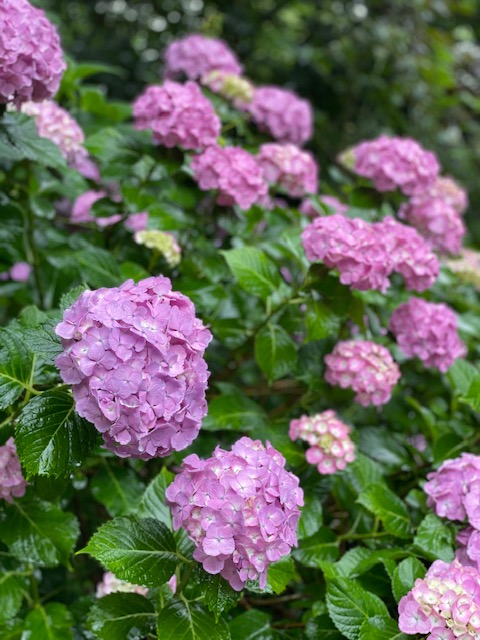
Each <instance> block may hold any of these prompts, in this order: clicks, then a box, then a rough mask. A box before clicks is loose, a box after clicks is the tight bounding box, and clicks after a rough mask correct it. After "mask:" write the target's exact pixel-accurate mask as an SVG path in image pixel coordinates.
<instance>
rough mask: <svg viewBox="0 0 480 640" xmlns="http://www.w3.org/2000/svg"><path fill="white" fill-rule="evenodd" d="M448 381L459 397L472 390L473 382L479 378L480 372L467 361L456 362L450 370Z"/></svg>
mask: <svg viewBox="0 0 480 640" xmlns="http://www.w3.org/2000/svg"><path fill="white" fill-rule="evenodd" d="M447 375H448V379H449V380H450V383H451V385H452V387H453V389H454V390H455V392H456V393H457V394H458V395H464V394H466V393H467V391H468V390H469V388H470V385H471V384H472V382H473V380H474V379H475V378H476V377H478V375H479V372H478V370H477V368H476V367H474V366H473V364H470V362H467V361H466V360H462V359H459V360H455V362H454V363H453V364H452V366H451V367H450V369H449V370H448V374H447Z"/></svg>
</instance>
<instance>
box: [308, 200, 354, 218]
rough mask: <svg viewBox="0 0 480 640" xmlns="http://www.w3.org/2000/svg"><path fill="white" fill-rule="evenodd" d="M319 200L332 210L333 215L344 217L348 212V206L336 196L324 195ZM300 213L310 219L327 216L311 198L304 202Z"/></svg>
mask: <svg viewBox="0 0 480 640" xmlns="http://www.w3.org/2000/svg"><path fill="white" fill-rule="evenodd" d="M318 199H319V200H320V202H321V203H322V204H324V205H325V206H327V207H328V208H329V209H331V210H332V213H338V214H340V215H343V214H344V213H346V212H347V211H348V205H346V204H344V203H343V202H340V200H339V199H338V198H336V197H335V196H329V195H324V196H320V197H319V198H318ZM299 211H300V213H303V214H304V215H306V216H308V217H309V218H318V216H323V215H325V212H324V211H323V210H322V209H321V208H320V207H316V206H315V203H314V202H313V201H312V200H310V199H309V198H306V199H305V200H303V201H302V203H301V204H300V207H299Z"/></svg>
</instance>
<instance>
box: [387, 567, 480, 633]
mask: <svg viewBox="0 0 480 640" xmlns="http://www.w3.org/2000/svg"><path fill="white" fill-rule="evenodd" d="M398 613H399V620H398V626H399V628H400V631H402V632H403V633H408V634H412V635H414V634H417V633H420V634H422V635H425V634H429V635H428V636H427V638H426V640H457V639H458V638H460V639H461V640H464V639H465V640H467V639H468V638H478V637H480V573H479V572H478V570H477V569H476V568H475V567H468V566H463V565H462V564H461V563H460V562H458V560H454V561H453V562H451V563H447V562H443V561H442V560H436V561H435V562H434V563H433V564H432V565H431V567H430V568H429V570H428V571H427V573H426V574H425V577H424V578H423V580H422V579H420V578H417V580H415V586H414V587H413V589H412V590H411V591H409V592H408V594H407V595H406V596H404V597H403V598H402V599H401V600H400V602H399V604H398Z"/></svg>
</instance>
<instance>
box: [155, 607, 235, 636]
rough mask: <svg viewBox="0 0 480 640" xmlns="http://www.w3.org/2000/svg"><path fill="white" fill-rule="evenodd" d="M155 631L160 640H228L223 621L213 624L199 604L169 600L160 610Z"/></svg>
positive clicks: (226, 629)
mask: <svg viewBox="0 0 480 640" xmlns="http://www.w3.org/2000/svg"><path fill="white" fill-rule="evenodd" d="M157 630H158V637H159V638H161V639H162V640H179V638H181V639H182V640H230V633H229V629H228V626H227V624H226V622H225V621H224V620H222V619H220V620H219V621H218V622H217V623H215V620H214V619H213V617H212V616H211V615H210V614H209V613H208V612H207V611H206V610H205V609H204V608H203V607H202V606H201V605H200V604H197V603H195V602H187V601H186V600H184V601H182V600H171V601H170V602H169V603H168V604H167V605H166V606H165V607H164V608H163V609H161V610H160V613H159V614H158V620H157Z"/></svg>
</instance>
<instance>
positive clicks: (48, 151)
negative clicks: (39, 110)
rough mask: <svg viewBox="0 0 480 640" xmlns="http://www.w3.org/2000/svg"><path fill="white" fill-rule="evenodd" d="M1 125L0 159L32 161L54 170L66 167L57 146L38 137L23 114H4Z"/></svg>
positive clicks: (35, 130) (30, 120) (30, 121)
mask: <svg viewBox="0 0 480 640" xmlns="http://www.w3.org/2000/svg"><path fill="white" fill-rule="evenodd" d="M2 125H3V128H2V130H1V131H0V157H1V158H2V159H3V160H13V161H14V162H18V161H19V160H32V161H34V162H38V163H39V164H41V165H44V166H47V167H53V168H55V169H62V168H65V167H66V163H65V159H64V157H63V156H62V154H61V153H60V150H59V148H58V147H57V145H56V144H54V143H53V142H52V141H51V140H47V139H46V138H41V137H40V136H39V135H38V132H37V127H36V125H35V122H34V120H33V118H30V117H28V116H26V115H25V114H23V113H6V114H4V115H3V118H2Z"/></svg>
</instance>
